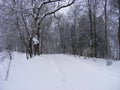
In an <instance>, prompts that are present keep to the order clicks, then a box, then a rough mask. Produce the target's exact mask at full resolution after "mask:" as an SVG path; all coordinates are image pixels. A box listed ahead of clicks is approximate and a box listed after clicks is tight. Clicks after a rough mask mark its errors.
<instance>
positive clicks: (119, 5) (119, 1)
mask: <svg viewBox="0 0 120 90" xmlns="http://www.w3.org/2000/svg"><path fill="white" fill-rule="evenodd" d="M118 9H119V18H118V20H119V27H118V39H119V60H120V0H118Z"/></svg>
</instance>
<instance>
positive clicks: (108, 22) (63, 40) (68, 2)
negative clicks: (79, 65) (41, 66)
mask: <svg viewBox="0 0 120 90" xmlns="http://www.w3.org/2000/svg"><path fill="white" fill-rule="evenodd" d="M34 37H36V40H37V42H38V43H37V44H38V45H37V46H35V45H34V42H33V38H34ZM36 40H35V39H34V41H36ZM4 50H10V51H18V52H24V53H26V55H27V58H29V57H30V58H32V57H33V56H34V55H36V54H38V55H41V54H72V55H80V56H87V57H96V58H110V59H114V60H120V0H1V1H0V52H2V51H4Z"/></svg>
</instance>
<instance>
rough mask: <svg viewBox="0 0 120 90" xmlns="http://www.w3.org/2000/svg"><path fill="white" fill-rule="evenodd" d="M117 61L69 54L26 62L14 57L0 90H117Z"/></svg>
mask: <svg viewBox="0 0 120 90" xmlns="http://www.w3.org/2000/svg"><path fill="white" fill-rule="evenodd" d="M119 69H120V62H118V63H117V62H115V63H113V65H111V66H109V67H108V66H105V63H104V61H102V60H101V61H100V62H99V61H98V63H97V62H94V61H92V60H89V59H87V60H86V59H84V58H75V57H73V56H69V55H42V56H40V57H38V56H37V57H34V58H33V59H30V60H26V59H25V55H24V54H18V53H15V54H14V58H13V61H12V63H11V68H10V74H9V78H8V81H6V82H5V83H4V89H0V90H120V85H119V83H120V70H119Z"/></svg>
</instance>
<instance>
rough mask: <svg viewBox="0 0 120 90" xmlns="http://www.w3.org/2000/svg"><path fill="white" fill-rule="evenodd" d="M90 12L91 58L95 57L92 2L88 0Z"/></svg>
mask: <svg viewBox="0 0 120 90" xmlns="http://www.w3.org/2000/svg"><path fill="white" fill-rule="evenodd" d="M88 10H89V21H90V22H89V23H90V50H91V51H90V56H91V57H93V19H92V9H91V0H88Z"/></svg>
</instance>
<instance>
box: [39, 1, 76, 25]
mask: <svg viewBox="0 0 120 90" xmlns="http://www.w3.org/2000/svg"><path fill="white" fill-rule="evenodd" d="M57 1H58V0H57ZM75 1H76V0H72V2H71V3H69V4H67V5H63V6H61V7H59V8H57V9H56V10H54V11H51V12H48V13H46V14H45V15H44V16H43V17H42V18H41V19H40V21H39V26H40V24H41V22H42V21H43V20H44V18H45V17H47V16H48V15H51V14H54V13H55V12H57V11H59V10H60V9H62V8H65V7H68V6H71V5H72V4H73V3H74V2H75Z"/></svg>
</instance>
